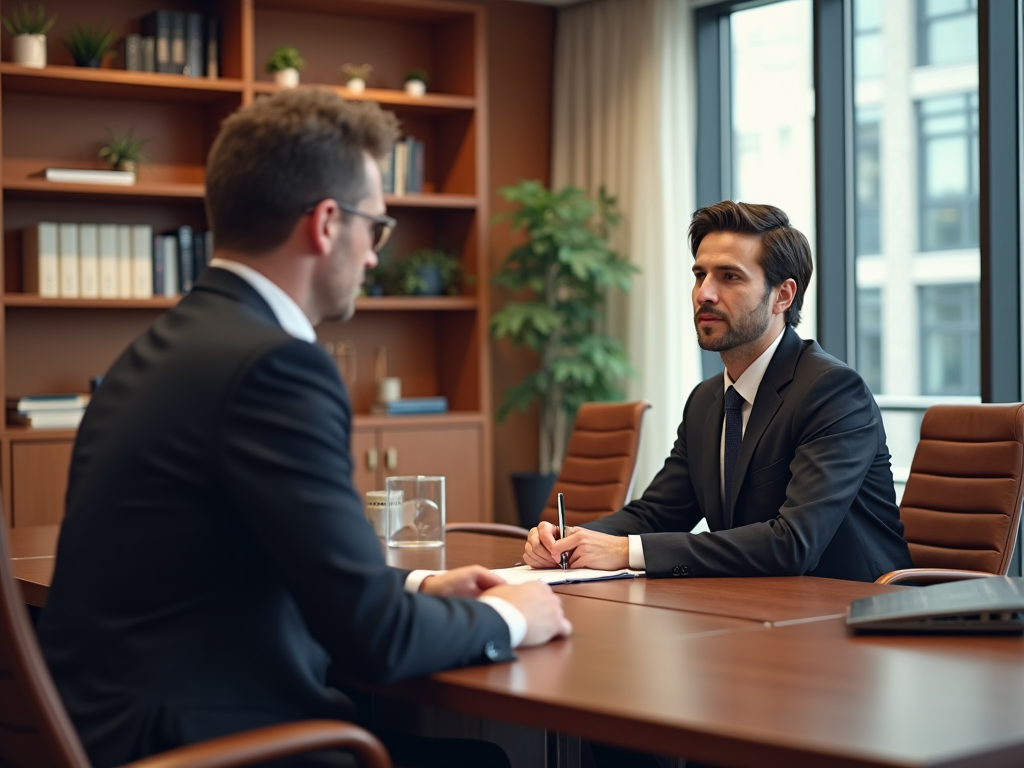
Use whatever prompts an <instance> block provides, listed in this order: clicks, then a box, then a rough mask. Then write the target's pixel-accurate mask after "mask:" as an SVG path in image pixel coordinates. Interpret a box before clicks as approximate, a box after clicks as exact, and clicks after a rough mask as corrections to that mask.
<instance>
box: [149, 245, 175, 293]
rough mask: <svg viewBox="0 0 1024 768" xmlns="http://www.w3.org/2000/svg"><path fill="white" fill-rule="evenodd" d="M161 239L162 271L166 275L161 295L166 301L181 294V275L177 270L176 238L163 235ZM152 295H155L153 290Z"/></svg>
mask: <svg viewBox="0 0 1024 768" xmlns="http://www.w3.org/2000/svg"><path fill="white" fill-rule="evenodd" d="M162 238H163V242H164V271H165V273H166V275H167V282H166V283H164V291H163V295H164V296H166V297H167V298H168V299H173V298H174V297H175V296H177V295H178V294H179V293H181V275H180V273H179V270H178V238H176V237H175V236H174V235H173V234H171V235H163V236H162ZM154 293H156V291H155V289H154Z"/></svg>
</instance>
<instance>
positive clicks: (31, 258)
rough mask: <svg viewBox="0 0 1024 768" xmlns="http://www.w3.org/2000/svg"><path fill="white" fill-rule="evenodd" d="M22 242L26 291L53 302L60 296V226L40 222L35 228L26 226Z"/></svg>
mask: <svg viewBox="0 0 1024 768" xmlns="http://www.w3.org/2000/svg"><path fill="white" fill-rule="evenodd" d="M21 243H22V244H21V256H22V276H23V279H24V285H23V288H24V291H25V292H26V293H38V294H39V295H40V296H43V297H45V298H50V299H53V298H57V297H58V296H60V267H59V266H58V261H57V259H58V257H57V225H56V224H55V223H53V222H51V221H40V222H39V223H38V224H36V225H35V226H34V227H26V228H25V230H24V231H23V232H22V239H21Z"/></svg>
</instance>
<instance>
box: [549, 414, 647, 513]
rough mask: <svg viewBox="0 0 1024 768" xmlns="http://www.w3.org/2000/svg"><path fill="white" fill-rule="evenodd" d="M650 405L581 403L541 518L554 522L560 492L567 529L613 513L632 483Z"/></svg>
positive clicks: (626, 496) (625, 498)
mask: <svg viewBox="0 0 1024 768" xmlns="http://www.w3.org/2000/svg"><path fill="white" fill-rule="evenodd" d="M650 407H651V405H650V403H645V402H643V401H642V400H639V401H637V402H632V403H584V404H583V405H582V406H580V409H579V410H578V411H577V412H576V423H575V424H574V425H573V429H572V434H571V435H570V436H569V445H568V446H567V447H566V450H565V458H564V459H563V460H562V469H561V471H560V472H559V473H558V479H557V480H556V481H555V487H554V488H553V489H552V490H551V495H550V496H549V497H548V501H547V505H546V506H545V507H544V511H543V512H542V513H541V520H547V521H548V522H549V523H555V524H557V522H558V508H557V498H558V494H559V493H564V494H565V522H566V525H582V524H583V523H586V522H589V521H591V520H596V519H597V518H599V517H604V516H605V515H610V514H611V513H612V512H617V511H618V510H619V509H621V508H622V506H623V505H624V504H625V503H626V502H627V501H628V500H629V496H630V494H631V493H632V492H633V481H634V480H635V479H636V460H637V455H638V454H639V453H640V431H641V427H642V426H643V418H644V413H646V412H647V409H648V408H650Z"/></svg>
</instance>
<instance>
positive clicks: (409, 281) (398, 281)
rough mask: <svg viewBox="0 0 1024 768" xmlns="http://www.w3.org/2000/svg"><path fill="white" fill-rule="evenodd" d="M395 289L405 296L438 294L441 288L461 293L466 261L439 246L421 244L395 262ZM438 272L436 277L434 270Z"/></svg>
mask: <svg viewBox="0 0 1024 768" xmlns="http://www.w3.org/2000/svg"><path fill="white" fill-rule="evenodd" d="M391 269H392V270H393V275H392V278H391V282H392V287H393V288H394V290H393V292H394V293H396V294H400V295H405V296H417V295H436V294H437V292H438V291H439V292H440V293H442V294H447V295H449V296H457V295H458V294H459V289H460V288H461V287H462V281H463V270H462V262H461V261H459V260H458V259H457V258H455V257H454V256H452V255H451V254H449V253H447V252H446V251H442V250H439V249H436V248H421V249H420V250H418V251H414V252H413V253H410V254H409V255H408V256H406V257H405V258H403V259H401V260H400V261H397V262H395V263H393V264H392V265H391ZM432 272H434V273H436V276H437V277H436V285H431V283H433V282H435V278H433V277H432V276H431V273H432Z"/></svg>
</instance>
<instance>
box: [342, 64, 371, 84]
mask: <svg viewBox="0 0 1024 768" xmlns="http://www.w3.org/2000/svg"><path fill="white" fill-rule="evenodd" d="M371 72H373V65H372V64H350V63H347V62H346V63H345V64H342V65H341V76H342V77H344V78H345V81H346V82H348V81H349V80H364V81H365V80H369V79H370V73H371Z"/></svg>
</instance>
